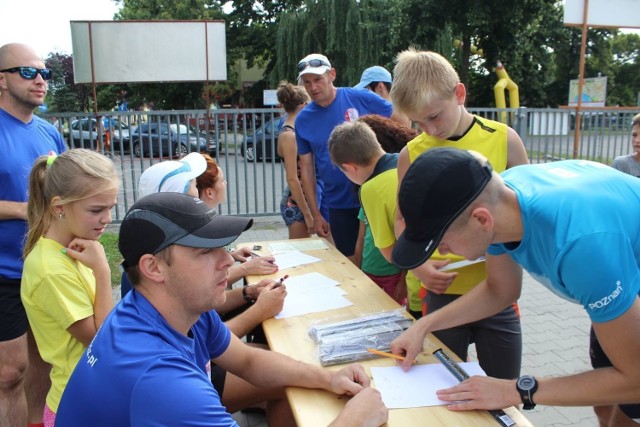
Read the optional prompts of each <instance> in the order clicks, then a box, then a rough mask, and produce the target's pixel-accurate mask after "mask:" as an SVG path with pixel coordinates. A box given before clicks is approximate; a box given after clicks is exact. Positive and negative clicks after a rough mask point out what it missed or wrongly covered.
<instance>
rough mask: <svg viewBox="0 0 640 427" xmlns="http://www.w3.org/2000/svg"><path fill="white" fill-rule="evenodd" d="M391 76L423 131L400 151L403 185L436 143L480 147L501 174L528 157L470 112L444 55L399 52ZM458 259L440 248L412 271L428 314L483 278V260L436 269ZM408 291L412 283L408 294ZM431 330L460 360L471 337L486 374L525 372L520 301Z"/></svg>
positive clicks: (511, 137)
mask: <svg viewBox="0 0 640 427" xmlns="http://www.w3.org/2000/svg"><path fill="white" fill-rule="evenodd" d="M394 75H395V81H394V85H393V87H392V88H391V99H392V102H393V105H394V108H395V109H397V110H399V111H401V112H403V113H405V114H406V115H407V116H408V117H409V118H410V119H411V120H412V121H414V122H416V123H417V124H418V126H419V127H420V129H422V131H423V133H422V134H420V135H419V136H418V137H417V138H415V139H414V140H413V141H411V142H409V143H408V144H407V146H406V147H405V148H404V149H403V150H402V151H401V152H400V156H399V158H398V188H399V187H400V183H401V182H402V178H403V177H404V175H405V173H406V171H407V169H408V168H409V165H410V164H411V163H412V162H413V161H414V160H415V158H416V157H417V156H418V155H419V154H420V153H422V152H424V151H427V150H430V149H432V148H436V147H452V148H458V149H462V150H475V151H477V152H480V153H482V154H483V155H484V156H486V157H487V158H488V159H489V160H490V161H491V164H492V165H493V166H494V168H495V170H496V171H498V172H501V171H503V170H505V169H506V168H509V167H512V166H515V165H520V164H527V163H529V159H528V157H527V152H526V150H525V148H524V145H523V143H522V140H521V139H520V137H519V136H518V134H517V133H516V132H515V131H514V130H513V129H511V128H510V127H508V126H506V125H505V124H502V123H498V122H495V121H492V120H487V119H484V118H481V117H478V116H475V115H473V114H471V113H469V112H468V111H467V109H466V108H465V106H464V103H465V100H466V88H465V86H464V84H463V83H461V82H460V78H459V77H458V74H457V72H456V71H455V69H454V68H453V66H452V65H451V64H450V63H449V62H448V61H447V60H446V59H445V58H443V57H442V56H441V55H439V54H437V53H435V52H428V51H416V50H414V49H409V50H406V51H404V52H401V53H400V54H399V55H398V60H397V64H396V67H395V69H394ZM451 197H455V195H454V194H452V195H451ZM402 230H404V221H403V219H402V213H401V212H400V209H399V208H398V209H397V210H396V235H399V234H400V233H401V232H402ZM461 260H462V258H461V257H458V256H455V255H449V254H448V255H445V256H443V255H441V254H439V253H438V252H437V251H436V252H435V253H434V255H433V256H432V257H431V258H430V259H429V260H428V261H427V262H425V263H424V264H423V265H421V266H420V267H418V268H416V269H414V270H412V272H413V273H414V274H415V276H416V277H417V278H418V279H419V280H420V282H421V285H422V288H424V290H423V289H421V291H423V292H422V294H421V296H423V301H424V304H425V306H426V307H425V306H423V312H425V311H429V312H432V311H435V310H437V309H439V308H442V307H443V306H445V305H447V304H448V303H450V302H451V301H454V300H455V299H456V298H458V297H459V296H460V295H462V294H464V293H466V292H468V291H469V290H470V289H472V288H473V287H474V286H476V285H477V284H478V283H480V282H481V281H482V280H483V279H484V278H485V276H486V270H485V266H484V262H480V263H477V264H474V265H471V266H467V267H463V268H459V269H454V270H449V271H439V270H440V269H441V268H443V267H445V266H446V265H448V264H450V263H453V262H457V261H461ZM411 290H412V289H411V287H410V286H409V292H411ZM425 290H426V291H425ZM409 298H411V296H409ZM514 303H515V301H514ZM434 334H435V335H436V336H437V337H438V338H439V339H440V340H441V341H443V342H444V343H445V344H446V345H447V346H448V347H449V348H451V349H452V350H453V351H454V352H455V353H456V354H457V355H458V356H459V357H460V358H461V359H463V360H466V359H467V353H468V346H469V343H470V342H474V343H475V346H476V351H477V353H478V359H479V362H480V365H481V366H482V368H483V369H484V370H485V372H486V373H487V375H489V376H492V377H497V378H517V377H518V376H519V375H520V364H521V358H522V337H521V329H520V319H519V316H518V313H517V306H516V305H515V304H514V305H513V306H509V307H507V308H505V309H504V310H503V311H502V312H500V313H498V314H496V315H494V316H492V317H490V318H486V319H483V320H481V321H478V322H474V323H470V324H467V325H463V326H461V327H457V328H452V329H447V330H443V331H438V332H435V333H434Z"/></svg>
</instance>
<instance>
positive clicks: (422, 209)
mask: <svg viewBox="0 0 640 427" xmlns="http://www.w3.org/2000/svg"><path fill="white" fill-rule="evenodd" d="M492 172H493V169H492V168H491V165H490V164H489V163H488V162H487V163H486V164H484V165H483V164H482V163H481V161H480V160H479V159H478V158H476V157H475V156H474V155H473V154H471V153H469V152H468V151H464V150H459V149H456V148H435V149H432V150H429V151H426V152H424V153H422V154H420V155H419V156H418V157H417V158H416V160H415V161H414V162H413V163H412V164H411V166H409V169H408V170H407V173H406V175H405V176H404V178H403V179H402V183H401V184H400V191H399V193H398V205H399V207H400V211H401V212H402V216H403V217H404V222H405V229H404V232H403V233H402V234H401V235H400V238H398V241H397V242H396V245H395V246H394V248H393V253H392V259H393V263H394V264H395V265H396V266H398V267H399V268H401V269H403V270H410V269H413V268H416V267H418V266H419V265H421V264H423V263H424V262H425V261H426V260H427V259H429V257H431V255H432V254H433V252H435V250H436V249H437V248H438V245H439V244H440V241H441V240H442V236H443V235H444V233H445V231H447V228H449V226H450V225H451V223H452V222H453V221H454V220H455V219H456V218H457V217H458V216H460V214H461V213H462V212H463V211H464V210H465V209H466V208H467V207H468V206H469V205H470V204H471V202H473V201H474V200H475V199H476V198H477V197H478V196H479V195H480V193H481V192H482V190H483V189H484V188H485V187H486V185H487V183H488V182H489V181H490V180H491V175H492Z"/></svg>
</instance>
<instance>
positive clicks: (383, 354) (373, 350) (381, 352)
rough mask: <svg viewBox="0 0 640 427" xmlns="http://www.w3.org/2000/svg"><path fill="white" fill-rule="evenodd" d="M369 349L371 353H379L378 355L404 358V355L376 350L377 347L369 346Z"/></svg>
mask: <svg viewBox="0 0 640 427" xmlns="http://www.w3.org/2000/svg"><path fill="white" fill-rule="evenodd" d="M367 351H368V352H369V353H373V354H377V355H378V356H384V357H390V358H391V359H398V360H404V359H405V357H404V356H400V355H398V354H393V353H387V352H384V351H380V350H376V349H375V348H368V349H367Z"/></svg>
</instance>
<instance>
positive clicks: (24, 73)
mask: <svg viewBox="0 0 640 427" xmlns="http://www.w3.org/2000/svg"><path fill="white" fill-rule="evenodd" d="M0 73H20V77H22V78H23V79H26V80H34V79H35V78H36V76H37V75H38V74H40V75H41V76H42V79H43V80H49V79H51V75H52V71H51V69H50V68H34V67H13V68H6V69H4V70H0Z"/></svg>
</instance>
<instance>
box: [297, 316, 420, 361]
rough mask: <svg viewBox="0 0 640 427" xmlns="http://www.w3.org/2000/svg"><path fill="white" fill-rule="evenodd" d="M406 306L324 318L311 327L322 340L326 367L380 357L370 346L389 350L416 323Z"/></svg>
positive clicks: (319, 349)
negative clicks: (330, 320)
mask: <svg viewBox="0 0 640 427" xmlns="http://www.w3.org/2000/svg"><path fill="white" fill-rule="evenodd" d="M404 313H406V311H405V310H404V309H398V310H393V311H381V312H378V313H371V314H367V315H363V316H359V317H356V318H351V319H347V320H343V321H339V322H336V321H333V322H331V323H329V322H327V321H322V322H319V323H316V324H314V325H312V326H311V327H310V328H309V335H311V337H312V338H313V339H314V340H315V341H316V342H317V343H318V356H319V358H320V364H321V365H322V366H330V365H336V364H339V363H345V362H354V361H357V360H365V359H371V358H373V357H377V356H376V355H375V354H372V353H371V352H370V351H368V349H375V350H380V351H389V345H390V344H391V341H393V340H394V339H395V338H396V337H398V335H400V334H401V333H402V331H404V330H405V329H407V328H408V327H409V326H411V323H412V322H413V321H412V320H411V319H410V318H408V317H407V316H406V315H405V314H404Z"/></svg>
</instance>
